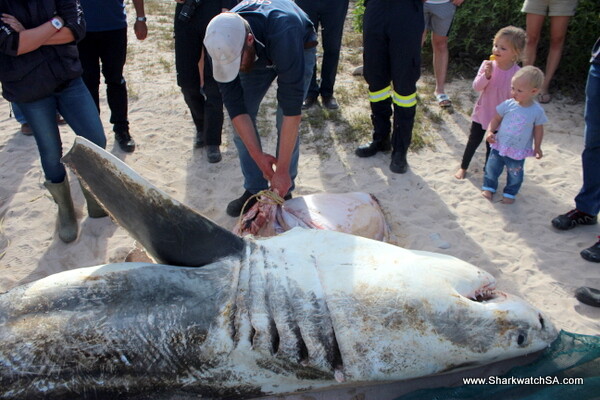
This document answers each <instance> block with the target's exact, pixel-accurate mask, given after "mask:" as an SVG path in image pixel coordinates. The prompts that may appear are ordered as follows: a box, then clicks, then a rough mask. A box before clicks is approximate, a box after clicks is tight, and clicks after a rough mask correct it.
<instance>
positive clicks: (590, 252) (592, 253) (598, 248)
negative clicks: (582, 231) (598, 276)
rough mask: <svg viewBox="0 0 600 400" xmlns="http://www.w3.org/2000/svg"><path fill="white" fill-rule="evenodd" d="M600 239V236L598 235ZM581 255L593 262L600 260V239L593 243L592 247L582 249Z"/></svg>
mask: <svg viewBox="0 0 600 400" xmlns="http://www.w3.org/2000/svg"><path fill="white" fill-rule="evenodd" d="M598 239H600V236H599V237H598ZM579 254H581V257H583V258H584V259H585V260H588V261H591V262H600V241H598V243H596V244H595V245H593V246H592V247H588V248H587V249H584V250H581V253H579Z"/></svg>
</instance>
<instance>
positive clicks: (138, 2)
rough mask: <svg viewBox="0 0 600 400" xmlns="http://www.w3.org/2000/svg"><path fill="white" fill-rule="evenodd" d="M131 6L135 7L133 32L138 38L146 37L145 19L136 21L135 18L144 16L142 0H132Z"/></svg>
mask: <svg viewBox="0 0 600 400" xmlns="http://www.w3.org/2000/svg"><path fill="white" fill-rule="evenodd" d="M133 7H134V8H135V16H136V20H135V24H133V32H134V33H135V37H137V38H138V40H144V39H146V36H148V26H146V21H138V19H137V18H145V17H146V13H145V12H144V0H133Z"/></svg>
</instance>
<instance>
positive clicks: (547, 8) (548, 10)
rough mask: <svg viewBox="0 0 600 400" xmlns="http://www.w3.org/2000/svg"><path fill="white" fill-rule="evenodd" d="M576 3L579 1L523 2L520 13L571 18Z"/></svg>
mask: <svg viewBox="0 0 600 400" xmlns="http://www.w3.org/2000/svg"><path fill="white" fill-rule="evenodd" d="M577 3H579V0H525V3H523V8H522V9H521V11H522V12H524V13H527V14H537V15H548V16H549V17H572V16H573V15H575V9H576V8H577Z"/></svg>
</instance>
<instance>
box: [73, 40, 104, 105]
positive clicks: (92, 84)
mask: <svg viewBox="0 0 600 400" xmlns="http://www.w3.org/2000/svg"><path fill="white" fill-rule="evenodd" d="M100 46H101V44H100V43H98V38H97V34H96V33H95V32H87V33H86V35H85V37H84V38H83V40H81V41H80V42H79V43H78V44H77V49H78V50H79V60H80V61H81V66H82V68H83V75H82V76H81V77H82V78H83V82H84V83H85V86H86V87H87V89H88V91H89V92H90V95H91V96H92V99H93V100H94V103H95V104H96V108H97V110H98V112H100V95H99V90H100V89H99V88H100V52H99V50H100Z"/></svg>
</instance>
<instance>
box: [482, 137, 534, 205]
mask: <svg viewBox="0 0 600 400" xmlns="http://www.w3.org/2000/svg"><path fill="white" fill-rule="evenodd" d="M505 166H506V186H505V187H504V193H503V195H504V197H508V198H509V199H514V198H515V196H516V195H517V193H519V189H520V188H521V185H522V184H523V177H524V176H525V174H524V173H523V167H524V166H525V160H514V159H512V158H510V157H506V156H501V155H500V153H498V150H496V149H492V151H491V152H490V157H489V158H488V160H487V163H486V164H485V174H484V175H483V186H482V187H481V189H482V190H487V191H489V192H492V193H496V189H498V178H499V177H500V174H502V170H504V167H505Z"/></svg>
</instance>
